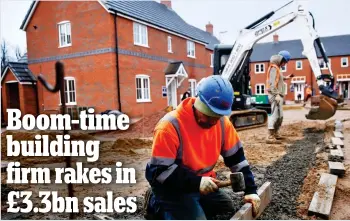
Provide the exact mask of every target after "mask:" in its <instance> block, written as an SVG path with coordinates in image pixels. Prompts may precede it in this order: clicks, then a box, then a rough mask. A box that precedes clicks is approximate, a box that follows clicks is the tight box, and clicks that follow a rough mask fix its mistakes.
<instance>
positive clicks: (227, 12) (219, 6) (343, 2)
mask: <svg viewBox="0 0 350 221" xmlns="http://www.w3.org/2000/svg"><path fill="white" fill-rule="evenodd" d="M157 1H158V2H159V0H157ZM31 2H32V1H28V0H0V11H1V13H0V14H1V20H0V21H1V23H0V28H1V29H0V35H1V39H5V40H6V41H7V42H8V43H9V44H10V46H11V47H12V48H15V46H16V45H19V46H20V48H21V50H25V48H26V36H25V32H24V31H22V30H20V29H19V28H20V26H21V23H22V21H23V18H24V16H25V14H26V12H27V10H28V9H29V6H30V4H31ZM287 2H289V0H172V8H173V9H174V10H175V11H176V12H177V13H178V14H179V15H180V16H181V17H182V18H183V19H184V20H185V21H186V22H187V23H189V24H191V25H194V26H196V27H198V28H201V29H203V30H205V25H206V24H207V23H208V22H209V21H210V22H211V23H212V24H213V25H214V34H215V35H216V36H217V37H218V38H220V39H221V41H222V42H223V43H226V44H233V43H234V41H235V38H236V37H237V34H238V32H239V30H240V29H242V28H243V27H245V26H247V25H249V24H250V23H252V22H253V21H255V20H257V19H258V18H260V17H261V16H263V15H265V14H267V13H269V12H270V11H272V10H274V9H277V8H279V7H280V6H282V5H284V4H285V3H287ZM308 6H309V10H310V11H311V12H312V13H313V15H314V17H315V21H316V29H317V31H318V33H319V35H320V36H330V35H341V34H350V24H349V21H350V11H349V9H350V0H309V1H308ZM292 9H293V7H292V6H289V7H286V8H285V9H282V10H281V11H279V12H278V13H276V15H275V16H274V18H278V17H279V16H281V15H283V14H286V13H288V12H290V10H292ZM220 32H226V33H223V34H219V33H220ZM278 34H279V36H280V40H288V39H298V38H299V37H298V26H297V25H296V24H290V25H288V26H286V27H284V28H282V29H281V30H279V31H278ZM271 40H272V36H268V37H266V38H265V39H263V40H262V41H271Z"/></svg>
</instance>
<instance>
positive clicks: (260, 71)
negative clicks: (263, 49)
mask: <svg viewBox="0 0 350 221" xmlns="http://www.w3.org/2000/svg"><path fill="white" fill-rule="evenodd" d="M258 65H259V71H256V66H258ZM261 67H262V70H261ZM254 72H255V73H256V74H262V73H265V64H264V63H257V64H254Z"/></svg>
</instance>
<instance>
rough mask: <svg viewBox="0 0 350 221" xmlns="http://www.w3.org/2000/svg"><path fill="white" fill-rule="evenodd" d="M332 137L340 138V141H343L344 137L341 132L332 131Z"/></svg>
mask: <svg viewBox="0 0 350 221" xmlns="http://www.w3.org/2000/svg"><path fill="white" fill-rule="evenodd" d="M333 134H334V137H337V138H340V139H342V140H344V135H343V133H342V132H339V131H333Z"/></svg>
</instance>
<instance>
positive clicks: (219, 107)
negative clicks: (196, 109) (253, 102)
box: [197, 75, 234, 116]
mask: <svg viewBox="0 0 350 221" xmlns="http://www.w3.org/2000/svg"><path fill="white" fill-rule="evenodd" d="M197 95H198V97H199V98H200V100H201V101H202V102H203V103H204V104H205V105H206V106H207V107H208V108H209V109H210V110H211V111H212V112H214V113H215V114H218V115H222V116H223V115H229V114H230V113H231V107H232V104H233V99H234V95H233V88H232V85H231V83H230V82H229V81H228V80H226V79H224V78H222V77H221V76H220V75H213V76H209V77H207V78H205V79H202V80H201V81H200V82H199V84H198V87H197Z"/></svg>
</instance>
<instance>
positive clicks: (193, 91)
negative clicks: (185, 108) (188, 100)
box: [188, 79, 197, 97]
mask: <svg viewBox="0 0 350 221" xmlns="http://www.w3.org/2000/svg"><path fill="white" fill-rule="evenodd" d="M188 81H189V82H190V89H191V97H195V96H196V87H197V81H196V79H188Z"/></svg>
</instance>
